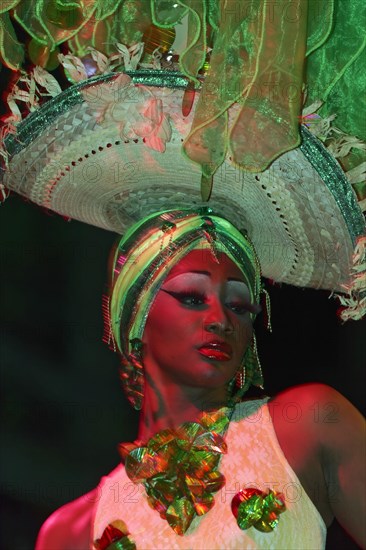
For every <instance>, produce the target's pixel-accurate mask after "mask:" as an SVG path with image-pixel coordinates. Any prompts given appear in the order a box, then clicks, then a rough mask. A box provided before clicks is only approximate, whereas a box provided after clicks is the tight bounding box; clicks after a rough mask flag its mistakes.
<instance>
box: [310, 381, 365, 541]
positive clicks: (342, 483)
mask: <svg viewBox="0 0 366 550" xmlns="http://www.w3.org/2000/svg"><path fill="white" fill-rule="evenodd" d="M323 391H324V395H323V397H326V400H327V402H328V403H329V402H331V403H334V405H335V414H334V418H333V422H324V423H322V424H321V425H320V426H319V431H320V436H321V443H322V448H323V453H322V465H323V470H324V476H325V480H326V484H327V487H328V498H329V505H330V507H331V509H332V511H333V513H334V515H335V517H336V518H337V520H338V521H339V523H340V524H341V525H342V527H344V529H345V530H346V531H347V532H348V533H349V534H350V535H351V536H352V537H353V538H354V539H355V541H356V542H357V543H358V544H359V545H361V546H362V547H364V548H365V547H366V527H365V517H366V498H365V496H366V495H365V484H366V476H365V470H366V463H365V460H366V452H365V451H366V449H365V421H364V418H363V417H362V415H361V414H360V413H359V412H358V411H357V409H356V408H355V407H353V405H352V404H351V403H350V402H349V401H348V400H347V399H345V398H344V397H343V396H342V395H340V394H339V393H338V392H337V391H335V390H333V389H332V388H326V389H325V390H323Z"/></svg>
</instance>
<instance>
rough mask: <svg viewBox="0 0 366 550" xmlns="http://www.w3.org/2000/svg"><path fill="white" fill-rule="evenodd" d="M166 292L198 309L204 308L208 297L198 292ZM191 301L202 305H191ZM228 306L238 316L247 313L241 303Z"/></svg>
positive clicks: (182, 302) (186, 304)
mask: <svg viewBox="0 0 366 550" xmlns="http://www.w3.org/2000/svg"><path fill="white" fill-rule="evenodd" d="M164 292H167V293H168V294H170V295H171V296H173V298H175V299H176V300H178V301H179V302H180V303H181V304H183V305H185V306H191V307H198V306H203V305H204V304H205V303H206V296H205V295H204V294H201V293H200V292H197V291H196V290H185V291H184V292H173V291H168V290H165V291H164ZM190 299H193V300H196V301H199V302H201V303H199V304H198V303H192V302H191V303H189V302H188V300H190ZM226 306H228V307H230V309H231V310H232V311H233V312H234V313H236V314H237V315H243V314H244V313H246V311H247V308H246V307H245V305H243V304H240V303H234V302H232V303H230V304H226Z"/></svg>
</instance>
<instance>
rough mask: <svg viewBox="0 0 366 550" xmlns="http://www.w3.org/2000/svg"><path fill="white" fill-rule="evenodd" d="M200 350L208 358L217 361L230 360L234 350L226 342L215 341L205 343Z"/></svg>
mask: <svg viewBox="0 0 366 550" xmlns="http://www.w3.org/2000/svg"><path fill="white" fill-rule="evenodd" d="M198 352H199V353H200V354H201V355H203V356H204V357H207V358H208V359H215V360H216V361H230V359H231V357H232V355H233V350H232V347H231V346H230V345H229V344H227V343H226V342H219V341H213V342H208V343H207V344H204V345H203V346H201V347H200V348H199V349H198Z"/></svg>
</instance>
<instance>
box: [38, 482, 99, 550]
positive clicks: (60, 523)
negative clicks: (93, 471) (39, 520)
mask: <svg viewBox="0 0 366 550" xmlns="http://www.w3.org/2000/svg"><path fill="white" fill-rule="evenodd" d="M97 498H98V489H94V490H93V491H90V492H89V493H87V494H86V495H83V496H81V497H80V498H78V499H76V500H73V501H72V502H69V503H68V504H65V505H64V506H62V507H61V508H59V509H58V510H56V511H55V512H54V513H53V514H52V515H51V516H50V517H49V518H48V519H47V520H46V521H45V523H44V524H43V525H42V528H41V530H40V532H39V535H38V538H37V542H36V547H35V550H87V549H88V548H89V547H90V533H91V524H92V518H93V510H94V506H95V502H96V500H97Z"/></svg>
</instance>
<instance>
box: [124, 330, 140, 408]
mask: <svg viewBox="0 0 366 550" xmlns="http://www.w3.org/2000/svg"><path fill="white" fill-rule="evenodd" d="M130 344H131V346H132V351H131V353H130V354H129V355H128V356H127V357H126V356H124V355H122V356H121V368H120V379H121V381H122V385H123V389H124V391H125V393H126V396H127V399H128V400H129V402H130V403H131V405H132V406H133V408H134V409H136V411H139V410H140V409H141V407H142V401H143V397H144V385H145V381H144V365H143V362H142V348H143V343H142V341H141V340H139V339H138V338H134V339H133V340H131V341H130Z"/></svg>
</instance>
